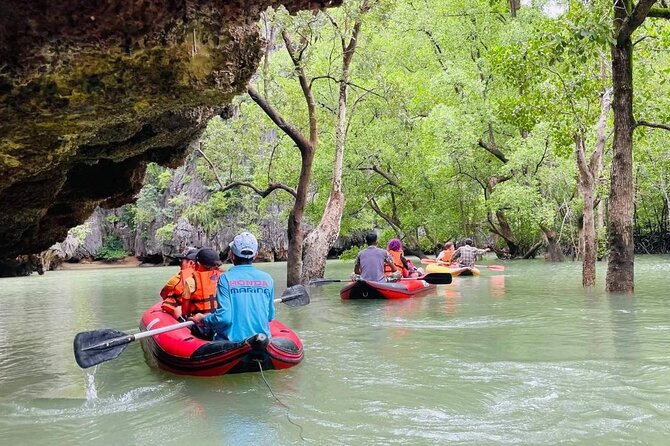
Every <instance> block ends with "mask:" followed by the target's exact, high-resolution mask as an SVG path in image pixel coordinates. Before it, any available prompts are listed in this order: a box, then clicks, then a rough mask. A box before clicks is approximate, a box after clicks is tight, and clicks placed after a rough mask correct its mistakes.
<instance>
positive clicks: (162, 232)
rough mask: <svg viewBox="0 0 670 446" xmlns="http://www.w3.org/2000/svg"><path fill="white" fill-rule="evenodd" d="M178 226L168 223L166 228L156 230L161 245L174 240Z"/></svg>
mask: <svg viewBox="0 0 670 446" xmlns="http://www.w3.org/2000/svg"><path fill="white" fill-rule="evenodd" d="M175 227H176V225H175V224H174V223H168V224H166V225H164V226H161V227H160V228H158V229H157V230H156V239H157V240H158V241H159V242H161V243H167V242H169V241H170V240H172V234H173V233H174V230H175Z"/></svg>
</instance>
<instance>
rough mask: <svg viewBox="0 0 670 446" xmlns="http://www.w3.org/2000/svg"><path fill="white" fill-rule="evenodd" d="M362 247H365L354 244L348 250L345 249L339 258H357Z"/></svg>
mask: <svg viewBox="0 0 670 446" xmlns="http://www.w3.org/2000/svg"><path fill="white" fill-rule="evenodd" d="M361 249H363V248H361V247H360V246H352V247H351V248H349V249H347V250H346V251H343V252H342V254H340V257H339V258H340V260H355V259H356V256H358V253H359V252H361Z"/></svg>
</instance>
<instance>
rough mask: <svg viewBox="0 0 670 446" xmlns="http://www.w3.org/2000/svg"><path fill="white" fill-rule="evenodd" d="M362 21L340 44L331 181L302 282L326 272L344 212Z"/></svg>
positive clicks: (306, 251) (309, 238)
mask: <svg viewBox="0 0 670 446" xmlns="http://www.w3.org/2000/svg"><path fill="white" fill-rule="evenodd" d="M368 10H369V4H368V0H363V3H362V4H361V15H362V14H365V13H366V12H368ZM361 25H362V21H361V18H360V16H359V18H357V19H356V21H355V23H354V27H353V30H352V33H351V39H349V43H348V44H347V43H346V42H345V40H344V38H342V39H341V41H340V42H341V45H342V75H341V77H340V80H339V84H340V85H339V87H340V89H339V97H338V102H337V124H336V127H335V159H334V162H333V183H332V185H331V187H330V195H329V196H328V202H327V203H326V208H325V209H324V210H323V215H322V216H321V221H320V222H319V225H318V226H317V227H316V228H315V229H314V230H313V231H312V232H311V233H310V234H309V235H308V236H307V238H306V239H305V246H304V251H303V252H304V256H303V265H302V281H303V282H307V281H308V280H309V279H313V278H316V277H323V276H324V273H325V271H326V260H328V251H329V250H330V248H331V247H332V246H333V245H334V244H335V241H336V240H337V237H338V236H339V235H340V222H341V221H342V214H343V213H344V203H345V199H344V194H343V193H342V165H343V163H344V149H345V147H346V141H347V99H348V95H349V75H350V73H351V61H352V60H353V57H354V54H355V53H356V45H357V44H358V35H359V34H360V31H361Z"/></svg>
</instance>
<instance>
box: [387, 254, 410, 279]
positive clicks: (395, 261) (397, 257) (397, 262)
mask: <svg viewBox="0 0 670 446" xmlns="http://www.w3.org/2000/svg"><path fill="white" fill-rule="evenodd" d="M386 252H388V253H389V255H390V256H391V258H392V259H393V264H394V265H395V267H396V268H398V271H400V272H402V276H403V277H407V276H409V271H407V268H405V265H403V263H402V259H401V256H402V251H391V250H390V249H389V250H388V251H386ZM392 272H393V271H391V267H390V266H389V265H386V264H384V275H385V276H388V275H390V274H391V273H392Z"/></svg>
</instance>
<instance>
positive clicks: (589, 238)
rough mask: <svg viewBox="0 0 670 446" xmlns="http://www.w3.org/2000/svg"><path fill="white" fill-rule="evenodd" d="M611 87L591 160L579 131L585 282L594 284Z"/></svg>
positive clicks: (604, 96) (605, 94)
mask: <svg viewBox="0 0 670 446" xmlns="http://www.w3.org/2000/svg"><path fill="white" fill-rule="evenodd" d="M611 93H612V91H611V89H607V90H605V91H604V92H603V94H602V98H601V104H600V118H599V119H598V128H597V135H598V137H597V140H596V145H595V148H594V150H593V153H592V154H591V158H590V161H589V162H588V163H587V162H586V143H585V141H584V136H583V135H582V134H581V133H576V134H575V153H576V155H577V168H578V171H579V181H578V187H579V193H580V195H581V196H582V198H583V200H584V209H583V211H582V225H581V230H580V248H581V253H582V285H583V286H585V287H588V286H593V285H595V283H596V261H597V257H598V239H597V237H596V234H597V233H596V224H595V209H594V207H595V194H596V186H597V181H598V177H599V176H600V172H601V169H602V154H603V151H604V150H605V142H606V139H607V135H606V127H607V115H608V114H609V109H610V106H611Z"/></svg>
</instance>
